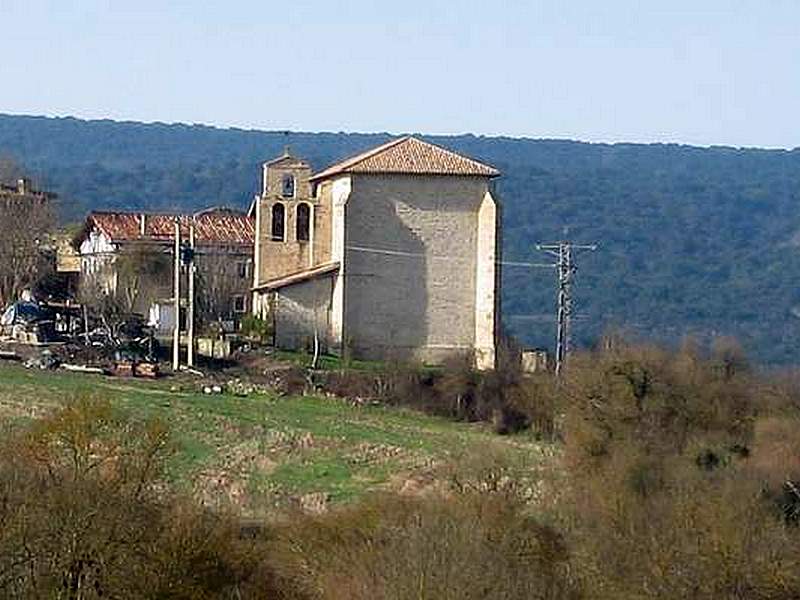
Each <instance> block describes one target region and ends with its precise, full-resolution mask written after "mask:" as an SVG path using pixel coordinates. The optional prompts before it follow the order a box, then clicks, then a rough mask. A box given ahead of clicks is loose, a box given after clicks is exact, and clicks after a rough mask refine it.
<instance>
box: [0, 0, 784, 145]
mask: <svg viewBox="0 0 800 600" xmlns="http://www.w3.org/2000/svg"><path fill="white" fill-rule="evenodd" d="M0 26H1V27H2V35H0V112H5V113H17V114H45V115H74V116H78V117H84V118H113V119H130V120H142V121H164V122H186V123H206V124H213V125H219V126H237V127H244V128H257V129H293V130H304V131H320V130H325V131H389V132H393V133H403V132H422V133H437V134H449V133H464V132H472V133H475V134H486V135H511V136H530V137H555V138H570V139H580V140H586V141H610V142H613V141H630V142H651V141H661V142H681V143H689V144H699V145H711V144H725V145H734V146H764V147H796V146H800V119H799V118H798V111H799V109H800V0H760V1H756V0H725V1H723V0H693V1H690V0H663V1H659V2H655V1H648V0H640V1H638V2H637V1H633V0H604V1H600V0H596V1H589V0H581V1H578V0H573V1H569V0H562V1H561V2H555V1H552V2H551V1H547V2H545V1H537V0H531V1H528V2H507V3H501V2H487V1H475V2H473V1H471V0H470V1H462V2H457V1H451V2H437V1H435V0H429V1H424V2H418V1H417V0H406V1H404V2H364V1H360V0H358V1H353V2H348V3H341V4H340V3H337V2H332V1H328V2H326V1H305V0H299V1H296V2H280V3H272V2H268V1H261V2H257V1H249V0H238V1H237V0H230V1H217V2H155V1H151V0H138V1H136V2H125V1H122V0H118V1H114V2H112V1H106V2H100V1H96V0H83V1H80V0H75V1H70V0H58V1H45V0H0Z"/></svg>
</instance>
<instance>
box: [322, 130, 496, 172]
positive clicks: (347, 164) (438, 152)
mask: <svg viewBox="0 0 800 600" xmlns="http://www.w3.org/2000/svg"><path fill="white" fill-rule="evenodd" d="M343 173H398V174H408V175H462V176H464V175H466V176H473V177H475V176H477V177H497V176H498V175H500V171H498V170H497V169H495V168H494V167H490V166H489V165H485V164H483V163H479V162H478V161H476V160H472V159H471V158H467V157H466V156H462V155H461V154H456V153H455V152H452V151H451V150H446V149H445V148H442V147H441V146H437V145H435V144H431V143H429V142H423V141H422V140H419V139H417V138H415V137H403V138H399V139H396V140H393V141H391V142H388V143H386V144H383V145H382V146H378V147H377V148H373V149H372V150H368V151H366V152H364V153H362V154H359V155H358V156H354V157H352V158H349V159H347V160H345V161H343V162H340V163H339V164H336V165H333V166H332V167H328V168H327V169H325V170H324V171H322V172H320V173H317V174H316V175H314V176H313V177H312V178H311V179H312V180H317V181H318V180H321V179H327V178H329V177H332V176H334V175H340V174H343Z"/></svg>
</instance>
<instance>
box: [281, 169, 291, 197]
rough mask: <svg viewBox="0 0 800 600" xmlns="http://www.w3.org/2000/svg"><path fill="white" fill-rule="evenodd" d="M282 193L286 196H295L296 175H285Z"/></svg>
mask: <svg viewBox="0 0 800 600" xmlns="http://www.w3.org/2000/svg"><path fill="white" fill-rule="evenodd" d="M281 195H282V196H283V197H284V198H294V175H284V176H283V185H282V186H281Z"/></svg>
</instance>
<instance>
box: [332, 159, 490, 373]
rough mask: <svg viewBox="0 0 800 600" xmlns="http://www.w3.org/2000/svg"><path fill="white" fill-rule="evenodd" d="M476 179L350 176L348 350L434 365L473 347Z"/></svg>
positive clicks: (479, 187)
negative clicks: (351, 185) (351, 177)
mask: <svg viewBox="0 0 800 600" xmlns="http://www.w3.org/2000/svg"><path fill="white" fill-rule="evenodd" d="M487 191H488V182H487V180H486V179H483V178H473V177H441V176H412V175H394V176H393V175H380V176H379V175H361V176H354V177H353V188H352V192H351V194H350V198H349V199H348V201H347V206H346V219H345V221H346V233H345V239H346V250H345V257H346V258H345V271H344V277H345V283H344V285H345V301H344V305H345V306H344V310H345V319H344V322H345V330H344V343H345V344H349V346H350V347H351V349H352V350H353V351H354V353H355V354H356V355H364V356H369V357H374V358H384V359H392V358H396V359H398V360H408V359H417V360H422V361H426V362H441V361H442V360H445V359H446V358H447V357H449V356H452V355H471V354H472V352H473V349H474V344H475V312H476V310H475V309H476V274H477V263H476V258H477V251H478V250H477V248H478V210H479V207H480V205H481V203H482V202H483V200H484V198H485V195H486V193H487Z"/></svg>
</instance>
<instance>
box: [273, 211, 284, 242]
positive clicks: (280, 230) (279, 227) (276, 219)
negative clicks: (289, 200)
mask: <svg viewBox="0 0 800 600" xmlns="http://www.w3.org/2000/svg"><path fill="white" fill-rule="evenodd" d="M285 228H286V207H285V206H284V205H283V204H273V205H272V241H273V242H282V241H283V240H284V238H285V237H286V233H285Z"/></svg>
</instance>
